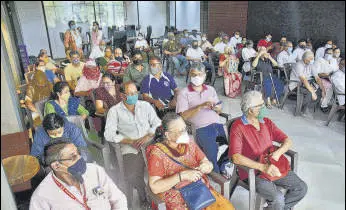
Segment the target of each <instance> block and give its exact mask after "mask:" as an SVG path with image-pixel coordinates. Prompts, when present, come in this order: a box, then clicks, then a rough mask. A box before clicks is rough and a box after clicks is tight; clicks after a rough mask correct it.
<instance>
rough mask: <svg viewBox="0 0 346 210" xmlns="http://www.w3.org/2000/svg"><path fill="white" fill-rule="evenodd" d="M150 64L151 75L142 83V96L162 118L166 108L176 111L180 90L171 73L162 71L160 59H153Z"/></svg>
mask: <svg viewBox="0 0 346 210" xmlns="http://www.w3.org/2000/svg"><path fill="white" fill-rule="evenodd" d="M149 64H150V74H149V75H148V76H146V77H145V78H144V79H143V81H142V88H141V94H142V95H143V100H145V101H148V102H149V103H151V104H153V105H154V106H155V107H156V109H157V110H158V115H159V117H160V118H161V117H163V115H164V113H165V112H164V109H165V108H168V109H174V110H175V106H176V101H177V100H176V97H177V95H178V88H177V84H176V83H175V80H174V78H173V77H172V76H171V75H170V74H169V73H167V72H163V71H162V64H161V59H160V58H159V57H157V56H155V57H151V58H150V61H149ZM173 93H174V94H173Z"/></svg>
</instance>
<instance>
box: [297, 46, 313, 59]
mask: <svg viewBox="0 0 346 210" xmlns="http://www.w3.org/2000/svg"><path fill="white" fill-rule="evenodd" d="M306 51H311V50H310V49H308V48H305V49H302V48H300V47H297V48H296V49H295V50H293V54H292V59H294V60H296V62H298V61H301V60H302V58H303V54H304V53H305V52H306Z"/></svg>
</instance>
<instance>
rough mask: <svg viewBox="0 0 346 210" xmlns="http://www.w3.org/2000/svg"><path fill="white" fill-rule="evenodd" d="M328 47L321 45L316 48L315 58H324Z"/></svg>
mask: <svg viewBox="0 0 346 210" xmlns="http://www.w3.org/2000/svg"><path fill="white" fill-rule="evenodd" d="M326 49H327V48H326V47H320V48H318V49H317V50H316V55H315V60H317V59H319V58H323V57H324V51H325V50H326Z"/></svg>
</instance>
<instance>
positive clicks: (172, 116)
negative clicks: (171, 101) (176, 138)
mask: <svg viewBox="0 0 346 210" xmlns="http://www.w3.org/2000/svg"><path fill="white" fill-rule="evenodd" d="M177 119H182V118H181V116H180V115H178V114H177V113H175V112H168V113H167V114H165V116H164V117H163V118H162V121H161V125H162V128H163V130H164V131H168V128H169V125H170V124H171V122H173V121H175V120H177Z"/></svg>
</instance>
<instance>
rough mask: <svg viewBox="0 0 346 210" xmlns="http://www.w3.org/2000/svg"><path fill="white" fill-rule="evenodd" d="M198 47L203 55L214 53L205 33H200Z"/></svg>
mask: <svg viewBox="0 0 346 210" xmlns="http://www.w3.org/2000/svg"><path fill="white" fill-rule="evenodd" d="M199 46H200V47H201V48H202V50H203V52H205V53H207V52H214V51H215V50H214V47H213V45H211V44H210V42H209V41H208V39H207V34H206V33H202V38H201V42H200V45H199Z"/></svg>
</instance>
